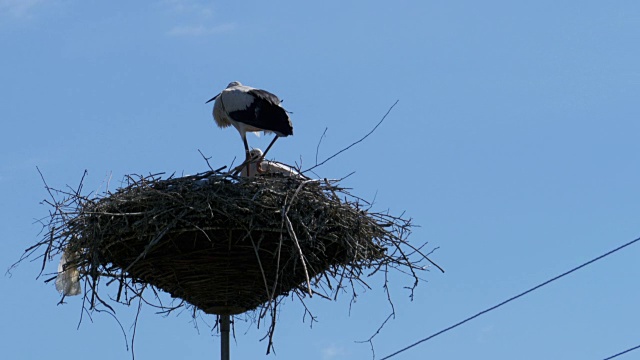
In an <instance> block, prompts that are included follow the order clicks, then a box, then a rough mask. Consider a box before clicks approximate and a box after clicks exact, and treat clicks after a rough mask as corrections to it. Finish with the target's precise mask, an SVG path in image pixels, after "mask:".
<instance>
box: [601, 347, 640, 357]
mask: <svg viewBox="0 0 640 360" xmlns="http://www.w3.org/2000/svg"><path fill="white" fill-rule="evenodd" d="M638 349H640V345H638V346H634V347H632V348H630V349H627V350H625V351H622V352H619V353H617V354H615V355H612V356H609V357H608V358H605V359H603V360H610V359H613V358H617V357H618V356H620V355H624V354H626V353H629V352H632V351H633V350H638Z"/></svg>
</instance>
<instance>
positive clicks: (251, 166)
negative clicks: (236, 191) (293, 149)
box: [236, 149, 306, 179]
mask: <svg viewBox="0 0 640 360" xmlns="http://www.w3.org/2000/svg"><path fill="white" fill-rule="evenodd" d="M249 157H250V160H249V162H248V163H247V164H246V166H244V165H240V166H239V167H238V168H240V167H242V171H241V173H240V176H242V177H252V176H255V174H281V175H284V176H289V177H293V178H300V179H302V178H306V176H304V175H302V174H301V173H300V172H298V171H297V170H296V169H294V168H292V167H291V166H289V165H286V164H283V163H281V162H277V161H271V160H263V158H264V154H263V153H262V150H260V149H251V151H249ZM236 169H237V168H236Z"/></svg>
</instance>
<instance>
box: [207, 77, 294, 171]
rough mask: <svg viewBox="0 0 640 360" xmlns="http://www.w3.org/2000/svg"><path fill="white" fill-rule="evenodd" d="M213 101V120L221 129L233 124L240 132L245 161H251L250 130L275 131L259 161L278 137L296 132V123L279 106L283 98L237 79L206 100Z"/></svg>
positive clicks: (256, 131) (255, 131)
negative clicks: (246, 84) (248, 138)
mask: <svg viewBox="0 0 640 360" xmlns="http://www.w3.org/2000/svg"><path fill="white" fill-rule="evenodd" d="M213 100H215V103H214V104H213V119H214V120H215V121H216V124H218V126H219V127H221V128H226V127H228V126H231V125H233V126H234V127H235V128H236V129H237V130H238V132H239V133H240V136H241V137H242V141H243V142H244V150H245V154H246V160H245V163H249V162H250V161H251V156H250V153H249V144H248V143H247V132H254V133H258V132H260V131H263V132H264V133H265V134H267V133H271V132H273V133H275V134H276V136H275V137H274V138H273V140H272V141H271V143H270V144H269V146H268V147H267V150H265V152H264V153H263V154H262V157H261V158H260V159H259V160H260V161H262V159H263V158H264V156H265V155H266V154H267V152H268V151H269V149H271V146H273V144H274V143H275V142H276V140H278V138H279V137H286V136H289V135H293V126H292V125H291V120H290V119H289V115H288V114H287V111H286V110H285V109H284V108H283V107H282V106H281V105H280V99H278V97H277V96H276V95H274V94H272V93H270V92H268V91H265V90H260V89H255V88H252V87H250V86H245V85H242V84H241V83H240V82H238V81H234V82H232V83H230V84H229V85H227V88H226V89H224V90H222V92H221V93H219V94H218V95H216V96H214V97H212V98H211V99H209V101H207V103H209V102H211V101H213ZM260 161H258V163H260Z"/></svg>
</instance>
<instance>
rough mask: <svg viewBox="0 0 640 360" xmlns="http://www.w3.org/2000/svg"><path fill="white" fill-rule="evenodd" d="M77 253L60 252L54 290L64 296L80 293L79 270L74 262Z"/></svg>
mask: <svg viewBox="0 0 640 360" xmlns="http://www.w3.org/2000/svg"><path fill="white" fill-rule="evenodd" d="M76 257H77V255H76V254H75V253H71V254H70V253H68V252H67V251H66V250H65V251H64V252H62V257H61V258H60V263H59V264H58V276H57V277H56V290H58V291H59V292H60V293H61V294H62V295H64V296H74V295H79V294H80V291H81V289H80V272H79V271H78V267H77V265H76V264H74V263H72V262H73V261H76Z"/></svg>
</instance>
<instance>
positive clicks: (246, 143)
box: [242, 133, 251, 177]
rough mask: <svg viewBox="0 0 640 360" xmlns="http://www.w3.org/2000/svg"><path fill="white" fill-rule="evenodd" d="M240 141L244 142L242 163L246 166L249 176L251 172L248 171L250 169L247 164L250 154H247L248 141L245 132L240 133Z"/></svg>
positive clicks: (249, 161)
mask: <svg viewBox="0 0 640 360" xmlns="http://www.w3.org/2000/svg"><path fill="white" fill-rule="evenodd" d="M242 141H243V142H244V153H245V160H244V164H245V166H246V167H247V177H249V176H251V174H250V173H249V171H250V167H249V164H250V163H251V154H249V143H248V142H247V133H243V134H242Z"/></svg>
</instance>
